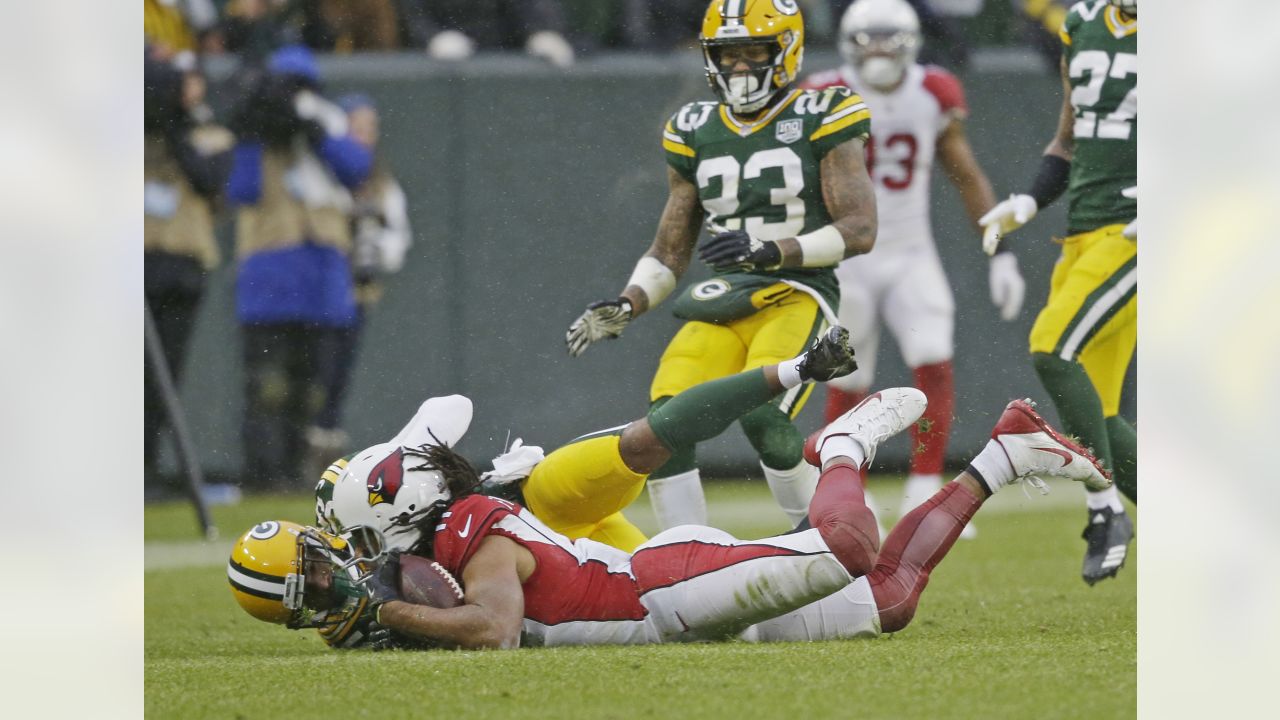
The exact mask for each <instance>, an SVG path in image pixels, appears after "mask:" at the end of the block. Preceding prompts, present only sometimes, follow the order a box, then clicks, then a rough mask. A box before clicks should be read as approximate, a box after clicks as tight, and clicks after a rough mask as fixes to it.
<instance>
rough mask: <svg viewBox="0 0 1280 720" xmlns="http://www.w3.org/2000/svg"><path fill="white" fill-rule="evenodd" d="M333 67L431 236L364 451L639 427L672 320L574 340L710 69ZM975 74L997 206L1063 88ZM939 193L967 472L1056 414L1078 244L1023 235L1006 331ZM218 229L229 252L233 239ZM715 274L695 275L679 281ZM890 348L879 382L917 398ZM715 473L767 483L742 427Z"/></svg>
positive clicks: (236, 462)
mask: <svg viewBox="0 0 1280 720" xmlns="http://www.w3.org/2000/svg"><path fill="white" fill-rule="evenodd" d="M836 64H837V59H836V57H835V56H834V55H833V54H831V53H826V54H823V53H813V54H812V56H811V57H808V58H807V62H806V69H807V70H809V71H817V70H822V69H826V68H830V67H833V66H835V65H836ZM322 69H323V73H324V76H325V80H326V90H327V94H329V95H331V96H335V97H336V96H337V95H338V94H340V93H342V92H346V91H349V90H354V89H360V90H362V91H364V92H367V93H368V94H370V95H371V96H373V97H374V99H375V100H376V101H377V102H378V103H379V104H380V105H381V108H382V112H383V153H384V154H385V156H386V157H387V158H388V159H389V161H390V162H391V164H392V166H393V168H394V170H395V172H396V173H397V175H398V176H399V178H400V180H401V182H402V184H403V185H404V188H405V191H406V193H407V194H408V197H409V210H410V215H411V220H412V223H413V227H414V231H415V244H414V246H413V248H412V249H411V250H410V253H409V257H408V260H407V262H406V264H405V267H404V270H403V271H402V272H400V273H399V274H398V275H396V276H394V277H392V278H391V279H390V280H389V282H388V283H387V292H386V294H385V297H384V299H383V301H382V303H381V304H380V305H379V306H378V307H377V308H376V309H375V311H374V312H373V313H372V315H371V317H370V320H369V323H368V325H367V327H366V331H365V335H364V339H363V342H362V344H361V348H360V357H359V361H358V367H357V369H356V374H355V378H354V381H353V385H352V387H351V390H350V395H349V400H348V404H347V412H346V422H345V423H344V425H345V427H346V429H347V430H348V431H349V432H350V433H351V435H352V440H353V442H354V443H355V448H359V447H363V446H366V445H369V444H373V443H375V442H379V441H382V440H385V439H386V438H388V437H390V436H392V435H393V434H395V432H397V431H398V430H399V428H400V427H401V425H403V423H405V422H406V421H407V420H408V419H409V417H411V416H412V414H413V412H414V411H415V409H416V408H417V406H418V404H419V403H420V402H421V401H422V400H423V399H424V398H426V397H428V396H431V395H443V394H449V393H462V394H465V395H467V396H469V397H471V398H472V399H473V400H474V401H475V419H474V421H473V422H472V425H471V430H470V432H469V433H468V435H467V436H466V438H464V440H463V441H462V442H461V443H460V445H459V449H460V450H462V451H463V452H464V453H467V454H469V455H470V456H472V457H473V458H475V459H476V460H477V461H479V462H480V464H482V465H487V463H486V462H485V461H487V459H488V458H490V457H493V456H494V455H496V454H497V453H498V452H499V451H500V450H501V449H502V446H503V444H504V442H505V441H506V440H507V437H508V433H509V434H510V437H511V438H515V437H522V438H524V440H525V442H526V443H527V444H536V445H541V446H543V447H545V448H547V449H548V450H550V449H551V448H553V447H556V446H557V445H559V444H562V443H564V442H566V441H568V440H570V439H572V438H574V437H576V436H578V435H581V434H584V433H587V432H591V431H593V430H597V429H600V428H605V427H610V426H613V425H617V424H620V423H623V422H626V421H628V420H631V419H633V418H636V417H639V416H640V415H642V414H643V413H644V411H645V408H646V401H647V396H648V387H649V381H650V379H651V376H652V373H653V370H654V368H655V366H656V364H657V360H658V357H659V355H660V354H661V352H662V349H663V347H664V344H665V342H666V341H667V340H668V339H669V338H670V337H671V335H672V334H673V333H674V332H675V330H676V328H677V327H678V323H677V321H676V320H675V319H674V318H672V317H671V316H670V314H669V312H668V310H667V308H665V307H659V309H658V310H657V311H656V312H654V313H652V314H650V315H647V316H645V317H644V318H642V319H641V320H639V321H638V322H636V323H634V324H632V325H631V326H630V327H628V328H627V330H626V332H625V334H624V336H623V338H622V339H621V340H618V341H613V342H605V343H602V344H600V345H599V346H596V347H592V348H591V349H590V350H588V351H587V353H586V354H585V355H584V356H583V357H581V358H577V359H572V358H569V357H568V355H567V354H566V353H565V349H564V332H565V330H566V328H567V327H568V325H569V323H570V321H572V320H573V319H574V318H575V317H576V316H577V315H578V313H580V312H581V311H582V308H583V307H584V306H585V305H586V304H587V303H588V302H591V301H593V300H598V299H603V298H609V297H613V296H614V295H615V294H616V293H617V292H618V291H619V289H620V288H621V285H622V284H623V283H624V282H625V280H626V278H627V277H628V275H629V274H630V272H631V268H632V266H633V265H634V263H635V261H636V259H637V258H638V257H639V256H640V255H641V253H643V252H644V250H645V249H646V248H647V247H648V245H649V243H650V242H651V241H652V238H653V232H654V229H655V227H656V224H657V219H658V216H659V214H660V213H661V211H662V207H663V202H664V200H665V197H666V177H665V172H666V165H665V162H664V160H663V155H662V148H661V145H660V132H661V128H662V124H663V123H664V122H665V120H666V118H667V117H668V116H669V115H670V114H671V113H672V112H674V111H675V110H676V109H678V108H679V107H680V106H681V105H682V104H684V103H685V102H688V101H690V100H693V99H700V98H702V99H709V97H710V91H709V90H708V88H707V86H706V83H705V82H704V80H703V77H702V70H701V66H700V60H699V58H698V56H697V55H696V54H694V53H686V54H676V55H672V56H662V57H655V56H647V55H614V56H606V57H595V58H589V59H587V60H586V61H584V62H582V63H580V64H579V65H578V66H575V67H573V68H571V69H569V70H567V71H561V70H553V69H551V68H549V67H546V66H543V65H541V64H539V63H536V62H534V61H531V60H528V59H526V58H523V57H518V56H517V57H506V56H502V57H484V56H481V57H479V58H477V59H476V60H475V61H473V62H471V63H467V64H462V65H452V64H442V63H437V62H431V61H427V60H424V59H423V58H422V57H421V56H420V55H380V56H371V57H348V58H335V59H328V60H326V61H324V62H323V63H322ZM962 79H963V80H964V82H965V85H966V89H967V91H968V96H969V101H970V105H971V108H972V119H971V121H970V122H969V124H968V125H969V132H970V136H971V139H972V141H973V145H974V148H975V151H976V153H977V156H978V158H979V160H980V161H981V162H982V163H983V164H984V166H985V168H986V170H987V172H988V173H989V174H990V175H991V179H992V182H993V183H994V185H995V188H996V192H997V195H1001V196H1003V195H1006V194H1007V193H1009V192H1011V191H1013V190H1014V189H1019V188H1022V187H1023V186H1024V185H1025V184H1026V183H1027V182H1029V180H1030V178H1031V177H1032V175H1033V173H1034V172H1035V167H1036V162H1037V160H1038V158H1039V155H1040V152H1041V149H1042V148H1043V147H1044V144H1045V142H1046V141H1047V139H1048V138H1049V136H1050V135H1051V133H1052V131H1053V128H1054V122H1055V119H1056V117H1057V107H1058V103H1059V102H1060V101H1061V98H1060V92H1061V90H1060V85H1059V82H1058V80H1057V78H1056V76H1055V75H1054V74H1052V73H1049V72H1047V71H1044V70H1042V69H1041V68H1040V67H1038V66H1036V65H1032V66H1029V67H1026V68H1025V70H1021V71H1018V70H1014V71H1006V72H989V73H982V74H976V73H969V74H968V75H966V76H964V77H963V78H962ZM215 89H216V90H217V91H218V92H217V93H216V94H215V100H216V101H217V102H218V103H219V104H222V105H224V106H225V104H226V103H228V102H229V101H230V100H231V98H232V97H233V95H234V92H233V91H232V90H231V83H223V84H222V85H221V86H218V85H217V84H215ZM872 123H873V128H874V119H873V120H872ZM934 182H935V185H936V187H935V192H934V231H935V235H936V237H937V240H938V245H939V249H940V251H941V254H942V257H943V260H944V263H945V265H946V268H947V272H948V273H949V275H950V278H951V282H952V286H953V288H954V290H955V294H956V305H957V308H958V317H957V323H956V346H957V355H956V391H957V396H958V397H957V402H956V422H955V424H954V427H955V430H954V435H953V438H952V441H951V444H950V449H949V452H948V456H949V458H950V459H951V460H952V461H953V462H956V463H960V464H963V462H964V460H965V459H967V458H968V457H969V455H970V454H971V453H972V452H973V451H974V450H976V449H977V448H980V447H981V444H982V443H983V441H984V440H985V438H986V436H987V433H988V432H989V429H990V426H991V423H992V422H994V420H995V418H996V417H997V416H998V414H999V412H1000V409H1001V408H1002V407H1003V404H1004V403H1005V402H1006V401H1007V400H1009V399H1010V398H1013V397H1032V398H1036V399H1038V400H1042V401H1047V399H1048V398H1047V396H1046V395H1045V393H1044V392H1043V390H1042V389H1041V388H1040V386H1039V382H1038V381H1037V378H1036V376H1035V373H1034V371H1033V370H1032V368H1031V364H1030V361H1029V358H1028V356H1027V351H1026V337H1027V333H1028V332H1029V330H1030V328H1031V324H1032V321H1033V320H1034V317H1035V312H1036V310H1038V308H1039V306H1040V305H1041V304H1042V303H1043V301H1044V298H1045V296H1046V295H1047V293H1048V282H1049V274H1050V271H1051V269H1052V266H1053V262H1054V259H1055V258H1056V256H1057V253H1058V246H1057V245H1055V244H1054V243H1053V242H1051V240H1050V237H1051V235H1053V234H1060V233H1061V232H1062V231H1063V230H1064V212H1063V207H1062V206H1063V203H1059V204H1058V205H1056V206H1054V207H1052V208H1050V209H1048V210H1046V211H1044V212H1042V213H1041V214H1040V215H1039V216H1038V217H1037V218H1036V220H1035V221H1034V222H1033V223H1032V224H1031V225H1029V226H1028V228H1027V229H1026V230H1024V231H1023V232H1021V233H1019V235H1018V236H1017V240H1018V242H1017V245H1016V249H1017V252H1018V255H1019V259H1020V264H1021V268H1022V270H1023V273H1024V274H1025V276H1026V278H1027V283H1028V288H1027V300H1026V304H1025V306H1024V309H1023V313H1022V316H1021V317H1020V318H1019V319H1018V320H1017V321H1016V322H1014V323H1002V322H1000V320H999V318H998V316H997V313H996V310H995V309H994V308H993V307H992V305H991V302H990V300H989V298H988V290H987V268H986V258H985V256H983V255H982V254H981V251H980V250H979V245H980V242H979V237H978V234H977V232H976V231H975V230H974V229H973V228H972V227H971V226H970V224H969V221H968V219H967V218H966V217H965V215H964V212H963V208H962V206H961V205H960V202H959V199H958V196H957V194H956V193H955V191H954V189H953V188H952V187H950V185H949V183H948V182H947V181H946V180H945V178H943V177H942V173H940V172H939V173H935V180H934ZM221 230H222V232H221V233H220V236H221V237H222V240H223V241H224V242H226V243H227V248H226V249H227V250H229V249H230V248H229V238H230V235H231V233H230V230H231V228H230V227H229V226H224V227H223V228H222V229H221ZM224 257H231V253H230V252H226V253H225V254H224ZM706 274H707V273H706V271H705V269H704V268H702V267H700V266H698V264H697V263H696V261H695V265H694V267H693V268H691V271H690V272H689V273H688V274H687V275H686V277H685V279H684V281H685V282H689V281H691V280H695V279H699V278H702V277H705V276H706ZM234 282H235V273H234V268H233V267H232V266H231V265H230V263H228V264H225V265H224V266H223V267H222V268H220V269H219V270H218V271H217V272H216V273H215V274H214V276H213V278H212V280H211V282H210V286H209V293H208V295H207V296H206V301H205V303H204V306H203V308H202V310H201V316H200V320H199V323H198V327H197V330H196V336H195V338H194V340H193V346H192V351H191V352H190V353H189V355H188V363H189V364H188V367H187V369H186V375H185V377H184V382H183V387H182V392H183V397H184V400H185V402H186V405H187V408H188V412H189V414H190V422H191V426H192V430H193V433H194V435H195V437H196V441H197V444H198V446H199V452H200V455H201V457H202V459H203V462H204V464H205V467H206V470H207V471H209V472H212V473H216V474H234V473H236V472H238V471H239V468H240V458H241V452H240V433H239V424H240V413H241V407H242V391H241V375H240V357H239V337H238V332H237V327H236V323H235V315H234V305H233V302H232V301H233V290H234ZM885 337H886V341H885V342H884V343H882V345H883V347H882V348H881V353H882V354H881V361H880V363H879V370H878V378H877V385H880V386H887V385H895V384H909V383H910V382H911V376H910V374H909V373H908V372H907V370H906V368H905V367H904V366H903V365H902V363H901V362H900V361H899V360H898V359H897V358H896V357H894V355H895V354H896V348H894V347H893V344H892V340H890V339H888V336H887V334H886V336H885ZM1129 389H1130V392H1128V393H1127V397H1126V405H1125V414H1126V415H1127V416H1129V417H1132V416H1133V395H1134V393H1133V392H1132V391H1131V390H1132V387H1131V386H1130V388H1129ZM822 404H823V395H822V390H821V389H818V390H817V391H815V393H814V394H813V397H812V398H811V399H810V401H809V404H808V406H807V407H806V408H805V409H804V411H803V412H802V413H801V415H800V419H799V423H800V425H801V426H802V428H803V429H804V430H806V431H808V430H810V429H812V428H816V427H817V426H818V425H819V424H820V422H821V415H822ZM1045 405H1048V403H1047V402H1046V403H1045ZM355 448H353V449H355ZM908 451H909V449H908V447H907V443H906V441H905V440H904V439H895V441H893V442H891V443H889V444H887V445H886V446H885V448H884V449H883V450H882V451H881V452H880V454H879V455H878V456H877V462H878V463H883V466H884V467H885V468H890V469H892V468H899V469H902V468H905V464H906V459H907V453H908ZM699 458H700V462H701V463H702V464H703V466H704V468H706V469H707V470H708V472H709V474H711V475H714V474H717V473H733V474H743V473H751V474H753V475H758V474H759V470H758V466H757V465H756V464H755V461H754V457H753V453H752V451H751V448H750V446H748V445H747V442H746V440H745V439H744V438H743V437H742V434H741V431H740V430H739V429H737V428H736V427H735V428H732V429H731V430H730V431H729V432H728V433H726V435H725V436H723V437H721V438H719V439H717V440H715V441H712V442H710V443H707V444H705V445H704V446H703V447H702V448H701V451H700V456H699ZM167 463H168V464H169V465H170V466H172V464H173V460H172V455H171V454H169V456H168V459H167Z"/></svg>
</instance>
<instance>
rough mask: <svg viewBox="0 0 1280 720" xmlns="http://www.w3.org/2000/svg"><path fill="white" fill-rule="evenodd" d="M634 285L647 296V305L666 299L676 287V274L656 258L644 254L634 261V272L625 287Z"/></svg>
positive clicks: (653, 304) (651, 305)
mask: <svg viewBox="0 0 1280 720" xmlns="http://www.w3.org/2000/svg"><path fill="white" fill-rule="evenodd" d="M632 285H635V286H636V287H639V288H640V289H641V290H644V294H645V295H647V296H648V297H649V307H651V308H652V307H653V306H655V305H657V304H658V303H660V302H662V301H663V300H665V299H666V297H667V296H668V295H670V294H671V291H672V290H674V289H675V287H676V274H675V273H673V272H671V268H669V267H667V266H666V265H663V264H662V262H661V261H659V260H658V259H657V258H653V257H649V256H648V255H645V256H644V257H642V258H640V262H638V263H636V269H635V272H633V273H631V279H630V280H628V281H627V287H630V286H632Z"/></svg>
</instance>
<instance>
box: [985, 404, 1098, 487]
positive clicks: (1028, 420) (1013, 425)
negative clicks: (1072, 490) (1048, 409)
mask: <svg viewBox="0 0 1280 720" xmlns="http://www.w3.org/2000/svg"><path fill="white" fill-rule="evenodd" d="M991 439H992V440H995V441H996V442H997V443H999V444H1000V447H1002V448H1004V452H1005V455H1007V456H1008V458H1009V464H1010V465H1012V466H1013V474H1014V475H1015V476H1017V478H1018V479H1019V480H1021V479H1026V478H1031V479H1032V480H1031V482H1032V484H1033V485H1036V486H1038V487H1042V486H1043V482H1042V481H1043V479H1044V478H1047V477H1055V478H1066V479H1068V480H1075V481H1077V482H1082V483H1084V486H1085V487H1087V488H1089V489H1090V490H1105V489H1107V488H1109V487H1111V473H1110V472H1108V471H1107V470H1106V469H1104V468H1103V467H1102V463H1100V462H1098V459H1097V458H1096V457H1094V456H1093V453H1091V452H1089V451H1088V450H1086V449H1084V448H1083V447H1081V446H1080V445H1079V444H1077V443H1075V442H1072V441H1071V439H1070V438H1068V437H1067V436H1065V435H1063V434H1062V433H1060V432H1058V431H1057V430H1055V429H1054V428H1053V426H1051V425H1050V424H1049V423H1048V422H1046V421H1045V419H1044V418H1042V417H1040V413H1038V412H1036V411H1035V403H1033V402H1031V401H1030V400H1014V401H1013V402H1011V403H1009V404H1008V405H1006V406H1005V409H1004V414H1002V415H1001V416H1000V420H999V421H998V422H996V426H995V428H994V429H992V431H991ZM1038 481H1041V482H1038Z"/></svg>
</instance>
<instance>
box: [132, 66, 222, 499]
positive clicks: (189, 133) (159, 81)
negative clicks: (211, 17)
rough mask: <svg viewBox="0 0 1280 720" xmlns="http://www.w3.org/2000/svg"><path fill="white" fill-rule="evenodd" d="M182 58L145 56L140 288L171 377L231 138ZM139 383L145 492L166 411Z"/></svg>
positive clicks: (148, 384)
mask: <svg viewBox="0 0 1280 720" xmlns="http://www.w3.org/2000/svg"><path fill="white" fill-rule="evenodd" d="M179 57H180V58H183V61H181V62H179V63H174V62H170V61H169V60H167V59H162V58H161V57H160V56H158V55H156V54H155V53H152V54H150V55H149V56H148V57H146V58H144V61H143V81H144V88H145V89H144V92H145V107H144V110H143V132H144V138H145V139H144V148H145V149H144V155H143V177H144V185H143V188H144V189H143V213H144V214H143V286H144V294H145V297H146V302H147V306H148V307H149V308H150V309H151V313H152V315H153V317H154V319H155V322H156V329H157V330H158V331H159V335H160V342H161V345H162V346H163V350H164V356H165V359H166V360H167V362H168V365H169V370H170V372H171V373H172V374H173V376H174V380H175V381H176V380H177V379H178V376H179V375H180V373H181V372H182V364H183V359H184V357H185V355H186V350H187V343H188V341H189V340H190V338H191V330H192V327H193V326H194V324H195V319H196V311H197V310H198V308H199V305H200V298H201V296H202V295H203V294H204V288H205V283H206V279H207V275H208V272H209V271H210V270H212V269H213V268H214V267H216V266H217V264H218V246H217V243H216V242H215V240H214V235H213V207H214V205H215V204H216V203H217V202H218V199H219V195H220V194H221V192H222V187H223V185H224V184H225V182H226V178H227V172H228V171H229V170H230V167H231V146H232V144H233V143H234V138H233V137H232V135H231V133H230V132H228V131H227V130H226V128H223V127H220V126H218V125H216V124H214V123H213V121H212V113H211V112H210V111H209V108H208V107H207V106H206V105H205V104H204V93H205V82H204V77H203V76H201V75H200V74H199V73H198V72H196V71H195V70H194V69H193V68H192V67H191V65H193V63H191V62H190V60H189V59H190V54H189V53H188V54H185V55H180V56H179ZM145 373H146V378H145V381H144V387H143V398H144V400H143V402H144V405H143V424H144V427H143V431H144V440H143V463H144V465H143V467H144V477H145V479H146V484H147V486H148V489H150V490H159V489H160V488H159V487H158V485H157V482H158V480H157V478H156V477H155V466H156V455H157V452H158V447H159V436H160V433H161V430H162V428H163V427H164V425H165V424H166V423H165V419H166V415H165V409H164V403H163V399H162V398H161V396H160V392H159V390H158V387H157V384H156V380H155V378H154V377H152V369H151V368H150V367H148V368H146V370H145Z"/></svg>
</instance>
